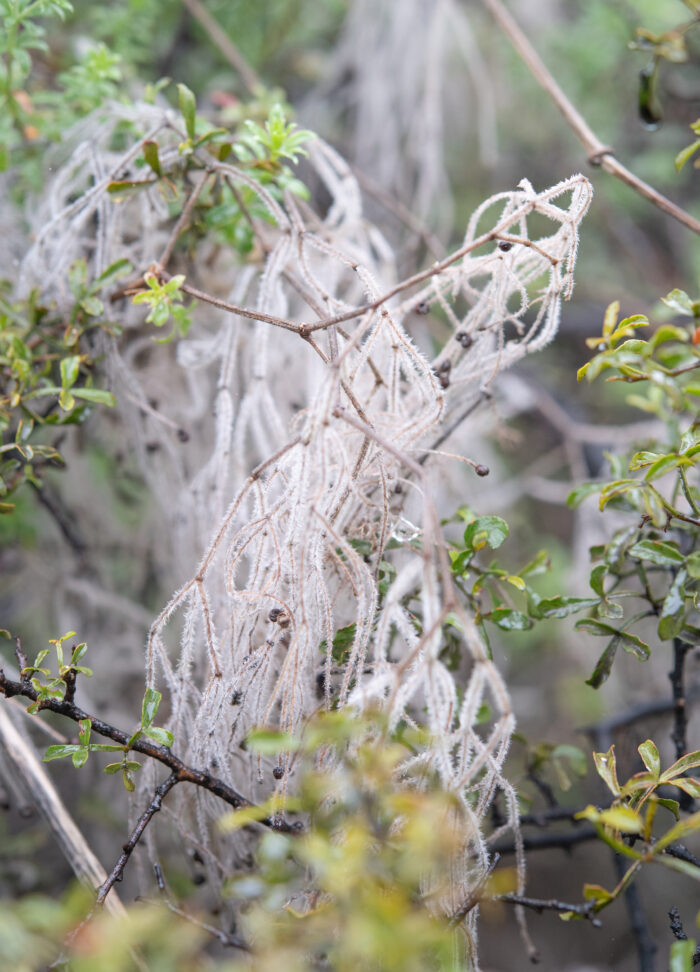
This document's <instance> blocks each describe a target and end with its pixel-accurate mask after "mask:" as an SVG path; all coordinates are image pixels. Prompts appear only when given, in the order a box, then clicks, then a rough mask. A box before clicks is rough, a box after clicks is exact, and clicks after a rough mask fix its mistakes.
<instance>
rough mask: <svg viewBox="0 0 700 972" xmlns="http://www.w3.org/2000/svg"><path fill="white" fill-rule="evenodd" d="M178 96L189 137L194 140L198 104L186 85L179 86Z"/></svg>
mask: <svg viewBox="0 0 700 972" xmlns="http://www.w3.org/2000/svg"><path fill="white" fill-rule="evenodd" d="M177 95H178V101H179V103H180V111H181V112H182V117H183V118H184V120H185V128H186V130H187V135H188V136H189V138H191V139H194V137H195V135H194V123H195V116H196V113H197V102H196V101H195V97H194V95H193V94H192V92H191V91H190V89H189V88H188V87H187V85H186V84H178V86H177Z"/></svg>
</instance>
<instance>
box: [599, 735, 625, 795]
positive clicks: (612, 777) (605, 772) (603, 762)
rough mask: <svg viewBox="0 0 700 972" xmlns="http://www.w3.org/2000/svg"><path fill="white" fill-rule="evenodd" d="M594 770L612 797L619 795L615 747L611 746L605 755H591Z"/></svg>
mask: <svg viewBox="0 0 700 972" xmlns="http://www.w3.org/2000/svg"><path fill="white" fill-rule="evenodd" d="M593 762H594V763H595V768H596V771H597V773H598V775H599V776H600V778H601V779H602V780H603V782H604V783H605V785H606V786H607V787H608V789H609V790H610V792H611V793H612V794H613V796H619V795H620V784H619V782H618V779H617V760H616V757H615V747H614V746H611V747H610V749H609V750H608V751H607V753H593Z"/></svg>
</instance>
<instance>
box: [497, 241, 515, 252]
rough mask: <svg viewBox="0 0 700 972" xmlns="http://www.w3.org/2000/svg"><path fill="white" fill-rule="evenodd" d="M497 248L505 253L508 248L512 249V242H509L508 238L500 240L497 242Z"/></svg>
mask: <svg viewBox="0 0 700 972" xmlns="http://www.w3.org/2000/svg"><path fill="white" fill-rule="evenodd" d="M498 249H499V250H502V251H503V252H504V253H507V252H508V250H512V249H513V244H512V243H509V242H508V240H501V242H500V243H499V244H498Z"/></svg>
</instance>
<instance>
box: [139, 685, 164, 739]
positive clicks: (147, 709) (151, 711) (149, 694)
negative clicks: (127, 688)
mask: <svg viewBox="0 0 700 972" xmlns="http://www.w3.org/2000/svg"><path fill="white" fill-rule="evenodd" d="M162 698H163V696H162V694H161V693H160V692H158V691H157V689H153V688H147V689H146V694H145V695H144V697H143V702H142V703H141V728H142V729H148V728H149V727H150V726H151V725H152V724H153V720H154V719H155V717H156V715H157V713H158V706H159V705H160V702H161V699H162Z"/></svg>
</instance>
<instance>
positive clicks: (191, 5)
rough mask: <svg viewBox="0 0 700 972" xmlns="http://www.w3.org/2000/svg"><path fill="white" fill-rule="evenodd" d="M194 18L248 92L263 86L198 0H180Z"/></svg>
mask: <svg viewBox="0 0 700 972" xmlns="http://www.w3.org/2000/svg"><path fill="white" fill-rule="evenodd" d="M182 2H183V3H184V5H185V6H186V7H187V9H188V10H189V12H190V13H191V14H192V16H193V17H194V19H195V20H196V21H197V22H198V23H199V24H200V26H201V27H202V28H203V29H204V31H205V32H206V33H207V35H208V36H209V39H210V40H211V41H212V42H213V43H214V44H215V45H216V47H218V48H219V50H220V51H221V53H222V54H223V56H224V57H225V58H226V60H227V61H228V63H229V64H230V65H231V67H232V68H233V69H234V71H236V72H237V73H238V74H239V75H240V78H241V81H242V82H243V84H244V85H245V86H246V88H247V89H248V91H249V92H250V94H253V95H254V94H255V93H256V92H257V91H259V90H260V89H261V88H262V87H263V83H262V81H261V80H260V78H259V77H258V76H257V74H256V73H255V71H254V70H253V68H252V67H251V66H250V64H248V62H247V61H246V59H245V58H244V57H243V55H242V54H241V52H240V51H239V50H238V48H237V47H236V45H235V44H234V43H233V41H232V40H231V38H230V37H229V36H228V34H227V33H226V31H225V30H223V28H222V27H221V26H220V25H219V24H218V23H217V22H216V20H214V18H213V17H212V15H211V14H210V13H209V11H208V10H207V9H206V7H205V6H204V4H202V3H201V2H200V0H182Z"/></svg>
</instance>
